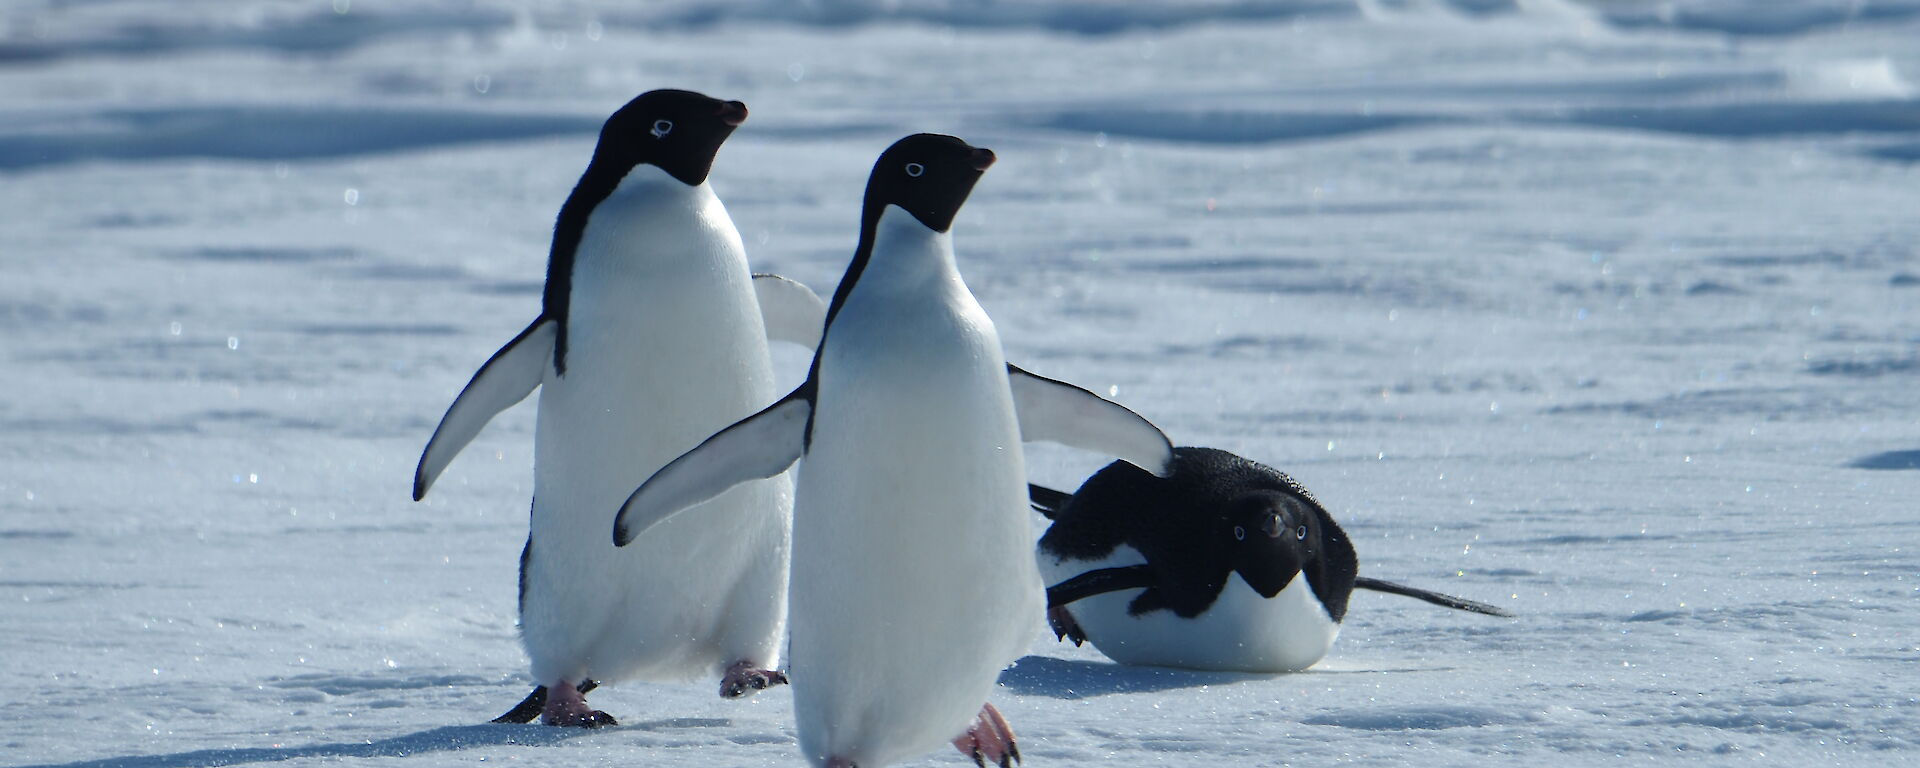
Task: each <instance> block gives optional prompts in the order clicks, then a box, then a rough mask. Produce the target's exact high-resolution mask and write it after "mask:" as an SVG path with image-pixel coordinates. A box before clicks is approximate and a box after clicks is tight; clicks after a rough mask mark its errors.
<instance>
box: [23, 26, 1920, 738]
mask: <svg viewBox="0 0 1920 768" xmlns="http://www.w3.org/2000/svg"><path fill="white" fill-rule="evenodd" d="M1916 82H1920V3H1915V2H1905V1H1896V2H1880V1H1878V0H1855V1H1852V2H1847V1H1842V0H1820V1H1818V2H1793V3H1783V2H1772V1H1771V0H1715V1H1712V2H1679V1H1676V2H1656V1H1655V0H1645V1H1629V0H1620V1H1618V2H1602V1H1600V0H1595V2H1590V3H1586V4H1577V3H1572V2H1569V1H1568V0H1359V1H1358V2H1350V1H1349V0H1204V1H1199V2H1177V3H1176V2H1168V3H1160V4H1152V5H1149V4H1144V3H1124V2H1119V1H1118V0H1046V1H1040V0H1036V1H1035V2H1022V3H1014V2H978V1H972V0H969V1H962V0H947V1H946V2H931V3H892V2H886V3H882V2H857V1H856V2H834V1H828V0H820V1H819V2H811V3H800V4H795V3H789V2H785V1H784V0H761V1H759V2H738V3H733V2H721V1H719V0H672V1H671V2H657V3H646V4H633V5H631V6H613V5H610V4H589V3H585V2H553V3H525V4H521V3H514V2H507V1H506V0H497V1H481V0H476V1H475V2H457V1H455V0H434V1H433V2H420V3H405V4H386V3H374V2H371V1H370V0H360V2H351V1H350V0H322V1H320V2H310V1H305V0H303V1H301V2H261V1H249V2H231V1H229V0H168V2H164V3H155V2H136V1H134V0H93V1H90V2H78V1H61V0H13V1H12V2H8V3H6V4H5V5H0V210H4V211H5V214H4V215H0V692H4V696H0V764H3V765H54V766H62V767H63V768H78V767H79V766H100V767H103V768H104V767H105V766H115V767H124V768H202V767H206V766H224V765H247V764H255V763H273V762H293V763H299V764H326V765H372V764H380V765H401V764H405V765H418V766H429V765H434V766H437V765H454V764H460V765H471V764H473V763H475V762H478V761H489V762H492V761H520V762H523V763H529V764H537V765H608V766H615V765H619V766H628V765H675V766H680V765H686V766H709V765H711V766H735V765H783V766H784V765H800V764H802V763H801V760H800V757H799V756H798V754H797V752H796V749H795V745H794V741H793V731H792V725H791V717H790V711H789V710H790V703H789V702H790V699H789V697H788V695H787V694H786V692H785V691H774V692H771V693H768V694H763V695H761V696H759V697H758V698H757V699H753V700H750V701H747V702H744V703H742V702H727V701H722V700H720V699H719V698H717V697H716V696H715V695H714V692H713V686H712V685H711V684H709V683H702V684H700V685H694V686H670V685H646V684H629V685H622V686H618V687H614V688H609V689H605V690H603V691H601V692H598V693H596V694H595V695H594V697H593V698H594V701H595V702H596V703H597V704H598V705H599V706H601V707H603V708H605V709H607V710H608V711H610V712H613V713H615V714H617V715H619V716H621V717H622V718H623V722H624V723H625V725H623V726H622V727H620V728H617V729H611V730H605V731H598V732H579V731H571V730H569V731H560V730H556V729H546V728H541V727H537V726H494V725H485V724H483V723H484V721H485V719H486V718H488V717H491V716H493V715H494V714H497V713H498V712H499V711H501V710H503V709H504V708H505V707H507V706H508V705H510V704H512V703H513V702H514V701H516V700H518V698H519V697H520V696H521V695H522V694H524V693H525V691H526V687H527V681H526V680H525V679H524V674H525V672H524V661H523V658H522V656H521V652H520V649H519V646H518V643H517V641H516V639H515V637H514V630H513V620H514V604H513V603H514V563H515V560H516V556H517V554H518V552H519V547H520V545H521V542H522V537H523V536H524V532H525V519H526V511H527V502H528V494H529V492H530V487H531V483H532V481H531V471H530V460H531V451H532V435H531V433H532V424H533V412H532V409H531V407H529V406H525V405H523V406H521V407H520V408H517V409H515V410H513V411H510V412H509V413H507V414H505V415H504V416H503V418H501V419H500V420H498V421H497V422H496V423H495V424H494V425H493V426H492V427H491V428H490V429H489V430H488V431H486V432H485V433H483V434H482V435H481V437H480V439H479V440H478V441H476V443H475V444H474V445H472V446H470V447H469V448H468V449H467V451H466V453H465V455H463V456H462V457H461V458H460V459H459V460H458V461H457V462H455V463H454V464H453V466H452V467H451V468H450V470H449V471H448V473H447V474H446V475H445V476H444V477H443V478H442V479H441V482H440V483H439V485H438V486H436V488H435V490H434V496H433V497H432V498H431V499H430V500H429V502H428V503H425V504H415V503H413V502H411V501H409V500H408V490H409V482H410V479H411V472H412V469H413V466H414V461H415V459H416V458H417V457H418V451H419V450H420V447H421V446H422V444H423V443H424V441H425V439H426V437H427V435H428V434H429V433H430V431H431V429H432V427H433V424H434V423H435V421H436V420H437V419H438V418H439V416H440V414H441V411H442V409H443V408H444V407H445V406H446V405H447V404H448V402H449V401H450V399H451V398H452V396H453V395H454V394H455V393H456V392H457V391H458V390H459V388H460V386H461V385H462V384H464V383H465V381H466V379H467V377H468V376H469V375H470V374H471V373H472V371H473V369H474V368H475V367H476V366H477V365H478V364H479V363H480V362H482V361H484V360H485V359H486V358H487V356H488V355H490V354H491V353H492V352H493V350H494V349H495V348H496V347H497V346H498V345H499V344H500V343H501V342H502V341H504V340H506V339H507V338H509V337H510V336H512V334H513V333H515V332H516V331H518V330H519V329H520V328H522V327H523V326H524V325H525V323H526V322H527V321H528V320H529V318H530V317H531V316H532V315H533V314H534V313H535V311H536V310H537V307H538V304H539V287H540V281H541V280H542V277H543V275H544V268H545V253H546V246H547V239H548V235H549V233H550V229H551V226H552V219H553V215H554V212H555V211H556V210H557V208H558V206H559V203H560V201H561V200H562V199H563V198H564V197H565V194H566V191H567V190H568V189H569V188H570V186H571V184H572V183H573V181H574V180H575V179H576V178H577V176H578V174H579V172H580V170H581V168H582V167H583V165H584V163H585V159H586V156H587V153H588V151H589V149H590V148H591V145H592V141H593V132H594V131H595V130H596V129H597V127H598V125H599V122H600V121H601V120H602V119H603V118H604V117H605V116H606V114H607V113H608V112H610V111H611V110H612V109H613V108H615V107H617V106H619V105H620V104H621V103H623V102H625V101H626V100H627V99H628V98H630V97H632V96H633V95H634V94H636V93H638V92H640V91H643V90H647V89H650V88H655V87H683V88H692V89H696V90H701V91H705V92H708V93H710V94H713V95H716V96H722V97H726V98H738V99H741V100H744V101H746V102H747V103H748V104H749V105H750V106H751V108H752V110H753V117H752V119H751V120H750V121H749V122H748V123H747V125H746V126H745V127H743V128H742V129H741V131H740V132H739V133H738V134H736V136H735V138H734V139H733V140H732V141H731V142H730V143H729V144H728V145H727V147H726V149H725V150H724V151H723V153H722V154H721V156H720V160H719V162H718V164H717V167H716V168H715V170H714V175H713V183H714V185H715V187H716V189H717V190H718V191H719V193H720V194H721V196H722V198H723V199H725V200H726V202H727V205H728V207H729V209H730V210H731V211H732V213H733V216H734V220H735V221H736V223H737V224H738V225H739V227H740V229H741V231H742V233H743V234H744V235H745V237H746V240H747V244H748V248H749V251H750V255H751V256H752V257H753V259H754V261H755V264H756V267H758V268H761V269H768V270H773V271H778V272H782V273H785V274H788V275H790V276H793V277H796V278H798V279H801V280H804V281H806V282H808V283H810V284H812V285H814V286H815V287H816V288H818V289H820V290H821V291H822V292H826V291H828V290H830V289H831V287H832V285H833V282H834V281H835V280H837V279H838V277H839V274H840V271H841V269H842V268H843V267H844V265H845V262H846V259H847V257H848V255H849V254H850V252H851V249H852V244H853V237H854V234H855V233H854V227H855V224H856V222H857V206H858V196H859V193H860V189H861V185H862V183H863V182H864V179H865V176H866V173H867V170H868V168H869V167H870V164H871V162H872V159H873V157H874V156H875V155H876V154H877V153H878V152H879V150H880V149H882V148H884V147H885V146H886V145H887V144H888V143H889V142H891V141H892V140H893V139H894V138H897V137H898V136H900V135H902V134H905V133H908V132H912V131H918V130H933V131H941V132H949V133H956V134H958V135H961V136H963V137H965V138H967V139H968V140H970V141H973V142H974V143H977V144H981V145H985V146H989V147H992V148H993V149H994V150H996V151H997V152H998V153H999V155H1000V157H1001V161H1000V163H999V164H998V165H996V166H995V167H994V169H993V170H992V171H991V172H990V173H989V174H988V175H987V177H986V178H985V180H984V181H983V182H982V183H981V185H980V186H979V188H978V189H977V191H976V193H975V195H974V198H973V202H972V203H971V204H970V205H969V206H968V208H967V209H966V211H965V212H963V213H962V215H961V219H960V221H959V223H958V225H957V227H956V233H957V234H956V246H957V249H958V251H959V253H960V259H961V268H962V270H963V272H964V273H965V274H966V276H967V278H968V280H969V282H970V283H971V285H972V286H973V289H974V291H975V293H976V294H977V295H979V297H980V298H981V301H982V303H983V304H985V306H986V307H987V309H988V310H989V312H991V313H992V314H993V316H994V318H995V320H996V321H997V322H998V323H999V326H1000V329H1001V334H1002V336H1003V337H1004V338H1005V339H1006V341H1007V344H1008V351H1009V354H1010V355H1011V356H1012V357H1013V358H1014V360H1015V361H1017V362H1019V363H1021V364H1022V365H1025V366H1027V367H1028V368H1031V369H1033V370H1035V371H1036V372H1039V373H1042V374H1045V375H1049V376H1055V377H1059V378H1064V379H1068V380H1071V381H1074V382H1077V383H1080V384H1082V385H1085V386H1089V387H1091V388H1094V389H1097V390H1101V391H1111V392H1114V393H1116V395H1117V397H1118V399H1120V400H1121V401H1123V402H1125V403H1127V404H1128V405H1130V406H1132V407H1134V408H1135V409H1136V410H1138V411H1140V412H1141V413H1143V414H1145V415H1147V416H1148V417H1150V418H1152V419H1154V420H1155V421H1157V422H1158V423H1159V424H1160V425H1162V426H1163V427H1164V428H1165V429H1166V431H1167V432H1168V433H1169V434H1170V435H1172V436H1173V437H1174V439H1175V440H1176V441H1177V442H1180V443H1183V444H1197V445H1213V446H1218V447H1222V448H1227V449H1230V450H1234V451H1238V452H1240V453H1243V454H1245V455H1247V456H1249V457H1252V458H1255V459H1258V460H1260V461H1263V462H1266V463H1269V464H1272V465H1274V466H1277V467H1280V468H1282V469H1284V470H1286V471H1288V472H1290V473H1292V474H1294V475H1295V476H1296V477H1298V478H1299V479H1300V480H1301V481H1302V482H1304V483H1305V484H1306V485H1307V486H1308V487H1309V488H1312V489H1314V491H1315V492H1316V493H1317V494H1318V495H1319V496H1320V497H1321V498H1322V499H1323V500H1324V501H1325V502H1326V503H1327V504H1328V506H1329V508H1330V509H1331V510H1333V512H1334V513H1335V515H1336V516H1337V517H1338V519H1339V520H1340V522H1341V523H1342V524H1343V525H1344V526H1345V527H1346V528H1347V530H1348V531H1349V532H1350V533H1351V534H1353V535H1354V537H1355V539H1356V543H1357V546H1358V547H1359V550H1360V557H1361V563H1362V570H1363V572H1365V573H1368V574H1370V575H1374V576H1378V577H1382V578H1389V579H1395V580H1403V581H1406V582H1409V583H1413V584H1417V585H1421V586H1426V587H1429V588H1434V589H1440V590H1443V591H1447V592H1452V593H1456V594H1460V595H1463V596H1466V597H1470V598H1474V599H1480V600H1487V601H1491V602H1495V603H1498V604H1500V605H1502V606H1504V607H1507V608H1510V609H1511V610H1513V611H1515V612H1516V613H1518V614H1519V615H1520V617H1519V618H1518V619H1515V620H1499V619H1489V618H1487V617H1480V616H1472V615H1468V614H1461V613H1455V612H1450V611H1444V610H1441V609H1437V608H1432V607H1430V606H1426V605H1424V604H1421V603H1417V602H1413V601H1410V600H1405V599H1401V598H1393V597H1388V596H1380V595H1373V594H1367V593H1362V594H1361V595H1359V596H1357V597H1356V598H1355V601H1354V606H1353V610H1352V612H1351V613H1350V614H1349V620H1348V622H1347V625H1346V629H1345V632H1344V633H1343V635H1342V637H1341V640H1340V642H1339V644H1338V645H1336V646H1335V648H1334V651H1333V653H1332V654H1331V655H1330V656H1329V657H1328V658H1327V659H1326V661H1324V662H1323V663H1322V664H1320V665H1319V666H1317V667H1315V668H1314V669H1312V670H1310V671H1308V672H1306V673H1303V674H1296V675H1284V676H1248V675H1237V674H1205V673H1195V672H1181V671H1171V670H1153V669H1130V668H1122V667H1116V666H1114V665H1112V664H1110V663H1108V662H1106V661H1105V660H1104V659H1103V658H1102V657H1100V656H1099V655H1098V654H1097V653H1096V652H1094V651H1092V649H1091V648H1087V649H1075V648H1072V647H1070V646H1064V645H1058V644H1055V643H1054V642H1052V640H1051V637H1050V636H1043V635H1042V627H1040V626H1039V625H1038V623H1036V625H1035V627H1034V632H1035V642H1034V645H1033V648H1032V655H1030V656H1028V657H1027V658H1025V659H1023V660H1022V661H1021V662H1020V663H1019V664H1018V665H1017V666H1015V667H1014V668H1012V669H1010V670H1008V671H1007V672H1006V673H1005V675H1004V676H1003V678H1002V681H1003V683H1004V687H1003V688H1002V690H1001V691H1000V693H999V694H998V696H997V701H998V703H999V705H1000V707H1001V709H1002V710H1003V711H1005V712H1006V713H1007V715H1008V716H1009V717H1010V718H1011V719H1012V720H1013V721H1014V724H1015V726H1016V728H1018V729H1019V732H1020V734H1021V736H1022V738H1023V747H1024V752H1025V754H1026V756H1027V760H1028V764H1029V765H1031V766H1035V767H1036V768H1041V767H1045V766H1058V767H1064V766H1076V765H1089V766H1090V765H1148V764H1151V765H1191V766H1203V765H1205V766H1211V765H1221V764H1236V765H1302V766H1320V765H1326V764H1334V763H1353V764H1364V765H1422V766H1455V765H1482V764H1489V763H1496V764H1520V763H1527V764H1533V765H1555V766H1560V765H1589V764H1615V763H1617V762H1619V761H1620V760H1621V759H1623V758H1624V759H1627V760H1632V761H1636V762H1644V761H1648V760H1679V759H1711V760H1715V761H1718V762H1727V763H1740V764H1745V763H1752V764H1778V765H1813V764H1847V765H1868V764H1871V765H1898V764H1907V765H1912V764H1920V665H1917V664H1916V662H1920V509H1916V506H1915V502H1914V500H1915V499H1916V496H1920V471H1916V470H1920V421H1917V420H1916V419H1915V410H1916V406H1920V397H1916V396H1915V394H1914V392H1915V391H1916V389H1915V387H1914V385H1913V383H1912V382H1913V379H1914V378H1915V377H1916V376H1920V351H1917V350H1916V343H1920V253H1916V249H1917V248H1920V165H1916V163H1917V162H1920V98H1916V92H1915V87H1914V86H1915V83H1916ZM804 361H805V358H804V357H803V356H801V355H800V354H799V353H797V352H795V351H792V350H788V351H786V352H783V353H782V357H781V359H780V362H781V364H782V368H783V370H784V371H785V375H786V376H787V377H788V380H789V381H791V380H793V379H796V378H797V377H798V376H799V374H800V370H799V369H800V368H801V367H802V366H803V365H804ZM1032 456H1033V457H1034V466H1033V474H1034V477H1035V479H1037V480H1039V481H1041V482H1046V483H1049V484H1053V485H1057V486H1061V487H1066V488H1071V487H1073V486H1074V485H1075V484H1077V482H1078V480H1079V479H1080V478H1081V477H1083V476H1084V474H1085V473H1087V472H1088V471H1090V470H1092V469H1094V468H1096V467H1097V466H1098V465H1099V461H1100V460H1099V459H1098V458H1097V457H1090V456H1086V455H1084V454H1078V453H1074V452H1070V451H1067V450H1065V449H1053V448H1041V449H1036V450H1034V451H1033V452H1032ZM611 513H612V511H611V510H609V515H611ZM1039 522H1041V521H1039V520H1038V518H1036V526H1037V525H1038V523H1039ZM1037 530H1038V529H1037V527H1036V533H1037ZM930 597H932V596H930ZM902 682H903V684H911V682H910V681H902ZM960 759H961V758H960V757H959V756H958V755H956V754H951V753H945V754H937V755H929V756H927V757H926V758H923V759H922V760H921V761H919V762H918V763H916V764H922V765H959V764H960V763H959V762H957V761H959V760H960ZM396 760H404V761H405V762H404V763H401V762H395V761H396Z"/></svg>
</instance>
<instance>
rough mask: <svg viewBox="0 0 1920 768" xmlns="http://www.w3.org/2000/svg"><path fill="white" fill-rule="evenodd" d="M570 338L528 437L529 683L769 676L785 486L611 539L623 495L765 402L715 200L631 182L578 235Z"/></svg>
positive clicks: (773, 483) (673, 184)
mask: <svg viewBox="0 0 1920 768" xmlns="http://www.w3.org/2000/svg"><path fill="white" fill-rule="evenodd" d="M634 176H638V177H641V178H638V179H636V178H634ZM654 176H657V177H658V178H652V177H654ZM567 337H568V351H567V353H566V361H565V363H566V374H565V375H555V374H554V373H553V372H551V371H550V372H549V374H548V377H547V380H546V382H545V383H544V384H543V386H542V388H541V392H540V411H539V417H538V426H537V429H536V436H535V457H534V463H535V477H534V503H533V513H532V526H531V529H532V530H531V539H532V541H531V545H530V555H529V558H528V561H527V571H526V574H525V575H526V581H525V584H526V592H525V595H524V599H523V603H522V610H521V634H522V639H523V641H524V643H525V645H526V648H527V653H528V655H529V657H531V660H532V665H533V673H534V678H535V680H536V681H537V682H540V683H542V684H547V683H551V682H552V681H554V680H559V679H566V680H576V681H577V680H581V679H585V678H589V677H591V678H593V679H597V680H602V681H613V680H620V679H626V678H635V677H638V678H645V679H655V680H685V679H691V678H697V677H701V676H705V675H710V674H713V673H715V672H716V671H718V670H720V669H721V668H722V667H724V666H725V665H726V664H727V663H729V662H731V661H734V660H738V659H743V658H744V659H751V660H753V661H754V662H756V664H758V665H760V666H762V667H765V668H772V667H774V666H775V665H777V664H778V662H779V659H778V653H779V647H778V639H779V636H780V634H781V631H782V629H783V625H784V621H785V615H786V611H785V592H786V576H787V574H786V559H787V551H788V538H787V537H788V530H789V524H790V519H791V502H792V492H791V486H790V481H789V480H788V479H787V477H786V476H785V475H782V476H779V477H775V478H772V479H769V480H762V481H755V482H751V483H746V484H743V485H741V486H740V487H737V488H734V489H732V490H731V491H728V492H727V493H725V494H722V495H720V496H718V497H716V498H714V499H712V500H711V501H709V502H707V503H706V504H703V505H701V506H700V507H699V508H698V509H695V510H692V511H690V512H689V514H686V515H683V516H680V517H678V518H676V519H674V520H671V521H668V522H666V523H664V524H662V525H660V526H659V527H657V528H656V529H654V530H652V531H649V532H648V534H647V535H646V536H645V537H643V538H641V539H639V540H636V541H635V542H633V544H632V546H629V547H625V548H615V547H614V546H613V545H612V543H611V542H609V541H608V540H607V530H608V526H609V525H610V524H611V522H612V520H613V515H614V514H615V513H616V512H617V511H618V510H619V508H620V505H621V503H622V502H623V501H624V499H625V498H626V495H627V494H628V493H629V492H630V491H631V490H632V489H633V487H634V486H635V485H636V484H638V483H639V482H641V481H643V480H645V479H646V478H647V477H648V476H649V475H651V474H652V473H653V472H654V471H656V470H658V469H659V468H660V467H661V466H663V465H664V464H666V463H667V462H668V461H670V460H672V459H673V458H674V457H676V456H678V455H679V454H680V453H682V452H684V451H686V450H688V449H690V448H692V447H694V446H695V445H697V444H698V443H699V441H700V440H702V439H704V438H705V437H706V436H707V435H710V434H712V433H713V432H715V431H717V430H719V429H722V428H724V427H726V426H727V425H728V424H730V423H731V422H733V421H734V420H736V419H739V418H742V417H744V416H747V415H749V414H751V413H753V412H754V411H755V410H757V409H759V408H761V407H763V406H765V405H766V404H767V403H768V402H771V401H772V400H773V398H774V396H775V392H774V387H773V374H772V370H771V365H770V363H769V361H768V356H767V341H766V336H765V330H764V328H763V325H762V323H761V318H760V314H759V308H758V305H757V304H756V303H755V299H754V293H753V288H752V287H751V283H750V274H749V271H748V268H747V264H746V260H745V257H744V255H743V249H742V248H741V245H740V238H739V234H738V232H736V231H735V230H734V228H733V225H732V223H731V221H730V220H729V219H728V218H727V216H726V212H725V209H724V208H722V207H721V206H720V201H719V199H718V198H716V197H714V195H713V193H712V192H711V191H710V190H709V189H708V188H707V187H706V186H705V185H701V186H699V187H687V186H686V185H684V184H680V183H678V182H677V181H674V180H672V179H671V178H669V177H667V176H666V175H665V174H664V173H663V172H659V171H656V170H653V169H651V168H650V167H648V166H641V167H638V168H636V169H635V170H634V172H633V176H630V177H629V179H628V180H626V181H623V182H622V184H621V186H620V187H619V188H618V189H617V190H616V191H615V192H614V194H613V195H612V196H611V197H609V198H608V199H607V200H606V201H605V202H603V203H602V204H601V205H600V206H599V207H598V208H596V209H595V212H594V214H593V217H592V219H590V220H589V223H588V227H587V230H586V234H585V236H584V237H583V238H582V241H581V243H580V249H579V252H578V255H577V257H576V262H575V268H574V274H573V280H572V289H571V308H570V312H569V315H568V328H567Z"/></svg>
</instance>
